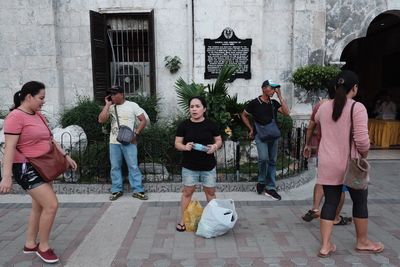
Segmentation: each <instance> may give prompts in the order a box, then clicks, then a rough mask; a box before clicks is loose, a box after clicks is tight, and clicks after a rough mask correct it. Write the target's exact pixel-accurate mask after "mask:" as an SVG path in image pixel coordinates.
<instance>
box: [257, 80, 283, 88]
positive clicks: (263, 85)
mask: <svg viewBox="0 0 400 267" xmlns="http://www.w3.org/2000/svg"><path fill="white" fill-rule="evenodd" d="M266 86H271V87H272V88H280V87H281V85H280V84H278V83H276V82H274V81H273V80H265V81H264V82H263V83H262V85H261V88H263V87H266Z"/></svg>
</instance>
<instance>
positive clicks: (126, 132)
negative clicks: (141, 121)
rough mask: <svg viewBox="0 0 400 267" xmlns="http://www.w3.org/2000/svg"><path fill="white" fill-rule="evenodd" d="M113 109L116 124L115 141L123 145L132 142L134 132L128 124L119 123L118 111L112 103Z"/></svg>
mask: <svg viewBox="0 0 400 267" xmlns="http://www.w3.org/2000/svg"><path fill="white" fill-rule="evenodd" d="M114 109H115V117H117V125H118V135H117V141H118V142H120V143H121V144H123V145H125V146H126V145H129V144H130V143H131V142H132V140H133V137H135V133H134V132H133V131H132V130H131V128H129V127H128V126H125V125H119V118H118V112H117V106H116V105H114Z"/></svg>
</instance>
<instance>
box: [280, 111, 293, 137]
mask: <svg viewBox="0 0 400 267" xmlns="http://www.w3.org/2000/svg"><path fill="white" fill-rule="evenodd" d="M277 122H278V126H279V128H280V130H281V134H282V136H286V135H287V134H288V133H289V132H290V131H292V128H293V119H292V118H291V117H290V116H285V115H283V114H281V113H279V112H278V118H277Z"/></svg>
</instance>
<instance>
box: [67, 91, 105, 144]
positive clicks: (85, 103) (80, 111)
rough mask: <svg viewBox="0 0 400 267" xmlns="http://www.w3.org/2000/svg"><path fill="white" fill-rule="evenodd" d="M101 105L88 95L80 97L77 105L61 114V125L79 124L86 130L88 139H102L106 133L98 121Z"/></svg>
mask: <svg viewBox="0 0 400 267" xmlns="http://www.w3.org/2000/svg"><path fill="white" fill-rule="evenodd" d="M100 112H101V107H100V106H99V105H98V104H97V103H96V102H94V101H92V100H90V99H89V98H88V97H80V98H79V99H78V104H77V106H75V107H73V108H70V109H67V110H65V111H64V112H63V113H62V114H61V125H62V127H63V128H65V127H67V126H69V125H79V126H80V127H82V128H83V130H84V131H85V133H86V135H87V138H88V140H90V141H94V140H97V141H101V140H104V138H105V135H104V133H103V131H102V125H101V124H100V123H98V121H97V120H98V116H99V114H100Z"/></svg>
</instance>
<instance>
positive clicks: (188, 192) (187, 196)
mask: <svg viewBox="0 0 400 267" xmlns="http://www.w3.org/2000/svg"><path fill="white" fill-rule="evenodd" d="M194 190H195V187H194V186H183V190H182V196H181V222H180V224H181V225H184V224H185V222H184V221H183V213H184V212H185V210H186V208H187V206H188V205H189V203H190V200H192V195H193V192H194Z"/></svg>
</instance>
